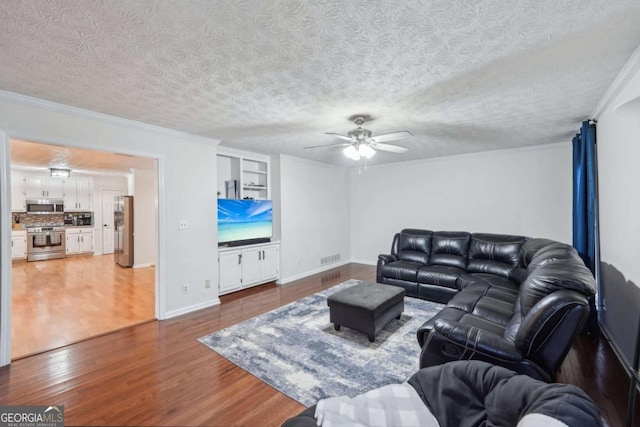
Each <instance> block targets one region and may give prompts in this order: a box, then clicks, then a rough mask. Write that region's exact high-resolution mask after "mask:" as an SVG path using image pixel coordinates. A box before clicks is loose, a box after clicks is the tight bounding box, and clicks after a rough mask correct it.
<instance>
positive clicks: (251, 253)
mask: <svg viewBox="0 0 640 427" xmlns="http://www.w3.org/2000/svg"><path fill="white" fill-rule="evenodd" d="M218 261H219V265H218V273H219V277H218V278H219V293H220V294H221V295H222V294H225V293H228V292H233V291H237V290H240V289H245V288H248V287H251V286H256V285H260V284H263V283H267V282H271V281H273V280H277V279H278V275H279V274H280V244H279V243H278V242H271V243H264V244H257V245H249V246H244V247H242V248H220V249H219V251H218Z"/></svg>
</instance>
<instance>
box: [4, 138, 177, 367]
mask: <svg viewBox="0 0 640 427" xmlns="http://www.w3.org/2000/svg"><path fill="white" fill-rule="evenodd" d="M11 139H23V140H28V141H35V142H39V143H42V144H54V145H61V146H65V147H74V148H81V149H85V150H94V151H104V152H108V153H114V152H115V151H113V147H110V146H109V145H108V144H106V143H95V145H92V146H86V145H84V144H83V143H82V142H81V141H80V142H76V141H73V140H71V139H66V138H55V137H51V136H50V135H45V134H40V133H38V132H23V131H16V130H12V129H0V154H2V155H1V156H0V281H1V283H0V366H4V365H8V364H10V363H11V288H12V281H11V274H12V260H11V250H10V248H11V198H10V195H11V147H10V140H11ZM92 144H93V142H92ZM117 153H118V154H125V155H130V156H135V157H147V158H151V159H155V160H156V168H157V169H156V179H157V188H156V190H157V192H158V194H157V196H158V208H157V210H158V223H157V230H156V233H157V237H158V247H157V248H156V250H157V254H156V262H157V264H156V269H155V294H156V295H155V317H156V319H158V320H162V319H165V318H166V306H167V301H166V298H167V295H166V294H167V291H166V290H167V283H166V276H167V274H166V263H165V262H164V260H165V259H166V258H165V257H166V232H165V230H166V229H167V228H166V218H165V214H164V212H166V200H165V178H164V176H165V156H164V154H162V153H154V152H148V151H141V150H131V149H129V148H127V149H118V150H117ZM3 184H4V185H3ZM6 249H9V250H6Z"/></svg>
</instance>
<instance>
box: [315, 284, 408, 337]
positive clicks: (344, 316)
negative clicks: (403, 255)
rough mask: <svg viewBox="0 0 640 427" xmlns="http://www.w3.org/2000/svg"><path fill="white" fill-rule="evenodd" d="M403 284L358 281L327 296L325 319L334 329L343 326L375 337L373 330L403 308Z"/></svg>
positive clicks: (378, 328)
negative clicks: (327, 314) (393, 284)
mask: <svg viewBox="0 0 640 427" xmlns="http://www.w3.org/2000/svg"><path fill="white" fill-rule="evenodd" d="M404 295H405V290H404V288H401V287H398V286H389V285H381V284H379V283H368V282H362V283H358V284H357V285H354V286H351V287H350V288H347V289H343V290H341V291H338V292H336V293H334V294H332V295H330V296H329V297H328V298H327V305H328V306H329V321H330V322H331V323H333V325H334V327H335V329H336V331H339V330H340V326H346V327H348V328H351V329H355V330H356V331H359V332H362V333H365V334H367V336H368V337H369V341H371V342H373V341H375V337H376V333H378V332H379V331H380V330H381V329H382V328H384V327H385V326H386V325H387V324H388V323H389V322H390V321H391V320H393V319H394V318H396V319H399V318H400V315H401V314H402V312H403V311H404Z"/></svg>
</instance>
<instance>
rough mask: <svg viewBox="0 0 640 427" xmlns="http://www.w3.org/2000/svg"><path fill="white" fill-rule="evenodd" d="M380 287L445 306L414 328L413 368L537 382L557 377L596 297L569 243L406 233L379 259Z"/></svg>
mask: <svg viewBox="0 0 640 427" xmlns="http://www.w3.org/2000/svg"><path fill="white" fill-rule="evenodd" d="M447 238H451V240H449V241H447ZM434 242H435V243H434ZM465 242H468V244H467V245H466V246H465ZM429 243H430V244H429ZM455 257H457V258H455ZM434 259H435V262H436V263H437V264H433V265H432V264H430V262H431V261H432V260H434ZM443 259H444V260H445V262H448V264H446V265H443V261H442V260H443ZM425 260H426V262H423V261H425ZM450 260H456V262H457V264H456V265H453V262H450ZM443 267H446V268H443ZM411 268H413V269H414V272H415V275H413V274H411ZM378 282H379V283H387V284H391V285H396V286H402V287H403V288H405V289H406V290H407V294H408V295H412V296H417V297H422V298H427V299H434V300H436V301H438V302H445V303H446V307H445V308H443V309H442V310H441V311H440V312H439V313H438V314H436V315H435V316H434V317H433V318H431V319H429V320H428V321H427V322H425V324H424V325H422V327H420V328H419V330H418V342H419V343H420V346H421V347H422V352H421V355H420V367H421V368H423V367H427V366H433V365H437V364H441V363H445V362H448V361H453V360H460V359H477V360H484V361H488V362H491V363H495V364H497V365H502V366H505V367H507V368H509V369H512V370H514V371H516V372H518V373H522V374H527V375H529V376H532V377H534V378H538V379H542V380H545V381H550V380H552V379H553V378H555V374H556V372H557V370H558V369H559V367H560V365H561V363H562V361H563V360H564V358H565V356H566V354H567V353H568V351H569V349H570V348H571V345H572V343H573V341H574V340H575V337H576V336H577V334H578V332H579V331H580V329H581V328H582V325H583V324H584V322H585V321H586V318H587V316H588V314H589V305H588V298H589V297H591V296H592V295H593V294H594V293H595V280H594V278H593V276H592V274H591V272H590V271H589V270H588V269H587V267H586V266H585V265H584V263H583V262H582V260H581V259H580V257H579V256H578V254H577V252H576V251H575V249H574V248H572V247H571V246H569V245H566V244H563V243H559V242H555V241H552V240H548V239H528V238H526V237H522V236H506V235H496V234H477V233H474V234H470V233H463V232H456V233H451V232H430V231H428V230H414V229H407V230H403V231H402V232H401V233H398V235H396V237H395V238H394V245H393V247H392V254H391V255H381V256H380V258H379V261H378ZM439 288H440V289H439Z"/></svg>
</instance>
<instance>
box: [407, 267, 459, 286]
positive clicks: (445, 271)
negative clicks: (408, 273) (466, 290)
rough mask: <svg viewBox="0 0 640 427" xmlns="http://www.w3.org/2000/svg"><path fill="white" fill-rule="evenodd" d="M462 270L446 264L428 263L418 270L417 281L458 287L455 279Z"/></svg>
mask: <svg viewBox="0 0 640 427" xmlns="http://www.w3.org/2000/svg"><path fill="white" fill-rule="evenodd" d="M462 273H464V270H462V269H460V268H456V267H450V266H447V265H430V266H428V267H421V268H420V270H418V283H427V284H430V285H440V286H446V287H447V288H451V289H458V288H457V285H456V280H457V279H458V276H460V274H462Z"/></svg>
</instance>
